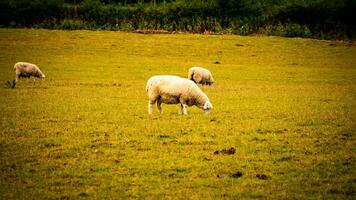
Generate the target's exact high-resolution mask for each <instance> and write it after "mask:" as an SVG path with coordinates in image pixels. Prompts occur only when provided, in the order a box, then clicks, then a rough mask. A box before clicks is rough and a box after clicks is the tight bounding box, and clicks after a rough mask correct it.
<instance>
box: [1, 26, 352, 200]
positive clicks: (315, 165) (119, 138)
mask: <svg viewBox="0 0 356 200" xmlns="http://www.w3.org/2000/svg"><path fill="white" fill-rule="evenodd" d="M18 61H27V62H32V63H36V64H37V65H38V66H40V67H41V69H42V71H43V72H44V73H45V74H46V77H47V78H46V79H45V80H38V79H33V78H31V79H23V80H21V81H20V82H19V83H18V84H17V85H16V87H15V89H9V88H6V87H5V82H6V81H8V80H13V79H14V78H15V73H14V71H13V65H14V64H15V63H16V62H18ZM217 63H219V64H217ZM191 66H202V67H206V68H208V69H210V70H211V72H212V73H213V75H214V78H215V80H216V84H215V85H214V86H213V87H203V88H202V89H203V91H204V92H205V93H206V94H207V95H208V96H209V98H210V99H211V101H212V103H213V105H214V110H213V111H212V112H211V114H209V115H204V114H203V112H202V111H201V110H199V109H198V108H196V107H190V108H188V113H189V114H188V115H186V116H182V115H178V110H179V106H178V105H163V111H164V113H163V114H162V115H159V113H158V112H157V109H156V108H155V110H154V113H153V115H151V116H149V115H148V114H147V101H148V100H147V95H146V92H145V84H146V81H147V79H148V78H149V77H150V76H152V75H156V74H174V75H179V76H186V74H187V71H188V68H189V67H191ZM0 84H1V87H0V199H131V198H139V199H219V198H223V199H240V198H247V199H250V198H268V199H330V198H331V199H354V198H355V197H356V191H355V190H356V163H355V152H356V142H355V132H356V46H355V45H354V44H351V43H342V42H337V41H318V40H305V39H286V38H279V37H260V36H254V37H248V36H246V37H241V36H232V35H196V34H178V35H169V34H167V35H150V34H148V35H144V34H132V33H120V32H100V31H50V30H32V29H0ZM230 148H235V149H236V152H235V153H234V154H232V153H231V154H229V151H224V149H230Z"/></svg>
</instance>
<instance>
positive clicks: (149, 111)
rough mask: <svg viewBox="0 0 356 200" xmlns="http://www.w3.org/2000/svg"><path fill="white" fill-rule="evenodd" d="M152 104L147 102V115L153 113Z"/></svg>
mask: <svg viewBox="0 0 356 200" xmlns="http://www.w3.org/2000/svg"><path fill="white" fill-rule="evenodd" d="M153 104H154V102H153V103H152V102H151V101H148V114H152V112H153Z"/></svg>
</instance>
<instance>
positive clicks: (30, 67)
mask: <svg viewBox="0 0 356 200" xmlns="http://www.w3.org/2000/svg"><path fill="white" fill-rule="evenodd" d="M14 70H15V73H16V82H17V81H18V80H19V79H20V78H22V77H26V78H28V77H31V76H33V77H37V78H41V79H44V78H45V77H46V76H45V75H44V74H43V73H42V72H41V70H40V68H39V67H37V65H35V64H31V63H27V62H18V63H16V64H15V65H14Z"/></svg>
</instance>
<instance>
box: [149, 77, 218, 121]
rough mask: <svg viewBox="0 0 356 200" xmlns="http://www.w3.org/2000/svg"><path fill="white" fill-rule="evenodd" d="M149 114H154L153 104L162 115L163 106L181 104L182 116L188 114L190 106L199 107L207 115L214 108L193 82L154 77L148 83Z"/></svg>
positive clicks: (179, 78)
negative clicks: (163, 104)
mask: <svg viewBox="0 0 356 200" xmlns="http://www.w3.org/2000/svg"><path fill="white" fill-rule="evenodd" d="M146 91H147V95H148V99H149V101H148V114H152V110H153V109H152V107H153V104H155V103H157V108H158V111H159V112H160V113H162V107H161V104H162V103H165V104H180V111H179V113H180V114H185V115H186V114H187V105H188V106H193V105H195V106H197V107H198V108H200V109H202V110H203V111H204V112H205V113H206V114H207V113H209V112H210V110H211V109H212V108H213V105H212V104H211V102H210V100H209V98H208V96H206V94H204V93H203V92H202V91H201V90H200V88H199V87H198V86H197V85H196V84H195V83H194V82H193V81H191V80H188V79H186V78H181V77H178V76H172V75H157V76H152V77H151V78H150V79H148V81H147V85H146Z"/></svg>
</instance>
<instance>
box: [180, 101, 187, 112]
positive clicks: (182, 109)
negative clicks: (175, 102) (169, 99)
mask: <svg viewBox="0 0 356 200" xmlns="http://www.w3.org/2000/svg"><path fill="white" fill-rule="evenodd" d="M179 114H183V115H186V114H188V112H187V105H185V104H182V103H181V104H180V110H179Z"/></svg>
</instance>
